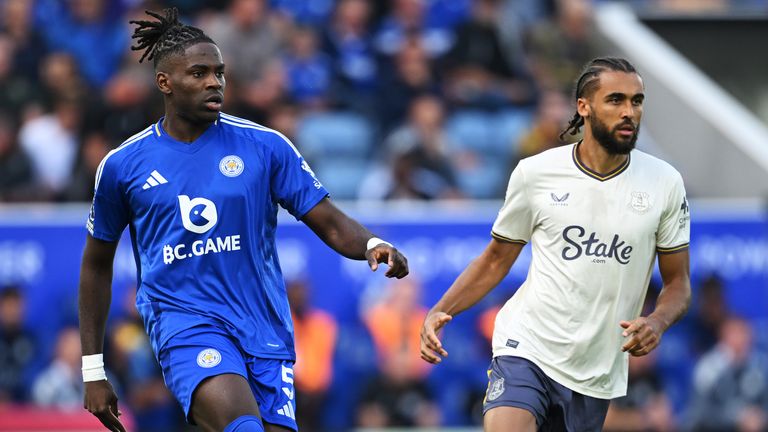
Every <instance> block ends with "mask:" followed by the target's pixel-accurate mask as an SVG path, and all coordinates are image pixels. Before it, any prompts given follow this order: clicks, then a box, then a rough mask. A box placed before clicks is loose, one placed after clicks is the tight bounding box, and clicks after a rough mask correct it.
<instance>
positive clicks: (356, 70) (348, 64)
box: [323, 0, 379, 111]
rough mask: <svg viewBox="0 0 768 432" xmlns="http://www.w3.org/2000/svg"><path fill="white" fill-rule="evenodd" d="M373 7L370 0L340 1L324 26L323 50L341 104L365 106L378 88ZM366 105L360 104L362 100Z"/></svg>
mask: <svg viewBox="0 0 768 432" xmlns="http://www.w3.org/2000/svg"><path fill="white" fill-rule="evenodd" d="M370 14H371V8H370V5H369V3H368V1H367V0H340V1H339V2H338V3H336V9H335V10H334V12H333V18H332V21H331V22H330V25H328V26H327V27H326V28H325V33H324V35H323V50H324V51H325V52H326V53H328V55H330V57H331V59H332V61H333V71H334V98H335V99H336V101H337V102H339V103H340V104H341V105H342V106H345V107H357V108H358V109H362V110H363V111H368V110H370V109H371V108H372V107H371V106H365V104H366V103H368V104H369V105H370V103H369V102H370V101H368V99H369V97H370V95H371V94H372V93H373V91H374V90H375V89H376V84H377V79H378V77H379V66H378V60H377V58H376V54H375V53H374V50H373V47H372V44H371V40H370V35H369V20H370ZM361 98H363V99H365V100H363V101H362V103H363V106H361V105H360V99H361Z"/></svg>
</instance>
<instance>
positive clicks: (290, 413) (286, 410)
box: [277, 402, 296, 420]
mask: <svg viewBox="0 0 768 432" xmlns="http://www.w3.org/2000/svg"><path fill="white" fill-rule="evenodd" d="M277 413H278V414H280V415H284V416H286V417H290V418H291V419H293V420H296V412H295V411H294V410H293V405H291V403H290V402H288V403H287V404H285V405H283V407H282V408H280V409H279V410H277Z"/></svg>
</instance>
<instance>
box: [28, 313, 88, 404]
mask: <svg viewBox="0 0 768 432" xmlns="http://www.w3.org/2000/svg"><path fill="white" fill-rule="evenodd" d="M80 356H81V351H80V331H79V329H78V328H77V327H75V326H72V327H64V328H62V329H61V331H59V335H58V337H57V339H56V350H55V353H54V358H53V359H52V360H51V362H50V364H49V365H48V366H47V367H46V368H45V369H44V370H43V371H42V372H41V373H40V375H38V377H37V379H35V382H34V384H33V385H32V400H33V402H34V403H35V404H37V405H38V406H40V407H47V408H57V409H61V410H66V411H74V410H80V409H82V407H83V398H84V396H85V390H84V387H83V376H82V372H81V370H80V366H81V364H80Z"/></svg>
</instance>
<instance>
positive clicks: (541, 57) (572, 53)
mask: <svg viewBox="0 0 768 432" xmlns="http://www.w3.org/2000/svg"><path fill="white" fill-rule="evenodd" d="M554 5H555V13H554V16H552V17H551V18H548V19H544V20H541V21H540V22H538V23H536V24H535V25H534V26H533V27H532V28H531V29H530V32H529V34H528V36H527V40H528V42H527V44H526V45H527V50H526V51H527V52H528V55H529V56H530V61H531V68H532V70H531V72H532V76H533V77H534V78H535V79H536V82H537V84H538V86H539V88H541V89H559V90H560V91H562V92H563V93H565V94H567V95H570V94H571V92H572V88H573V84H574V83H573V77H577V76H579V73H580V72H581V67H582V65H584V64H585V63H586V62H588V61H589V60H590V59H592V58H594V57H597V55H598V53H599V52H601V48H602V47H600V46H599V44H598V42H597V39H596V36H595V34H594V26H593V24H592V17H593V10H592V2H591V1H590V0H556V1H555V2H554Z"/></svg>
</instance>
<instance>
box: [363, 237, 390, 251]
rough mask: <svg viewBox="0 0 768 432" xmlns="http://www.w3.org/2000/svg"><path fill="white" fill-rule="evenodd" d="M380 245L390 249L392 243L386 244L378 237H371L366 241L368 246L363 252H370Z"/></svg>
mask: <svg viewBox="0 0 768 432" xmlns="http://www.w3.org/2000/svg"><path fill="white" fill-rule="evenodd" d="M380 244H385V245H387V246H389V247H392V243H390V242H386V241H384V240H382V239H380V238H378V237H371V239H370V240H368V245H367V246H366V249H365V250H371V249H373V248H375V247H376V246H378V245H380Z"/></svg>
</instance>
